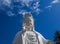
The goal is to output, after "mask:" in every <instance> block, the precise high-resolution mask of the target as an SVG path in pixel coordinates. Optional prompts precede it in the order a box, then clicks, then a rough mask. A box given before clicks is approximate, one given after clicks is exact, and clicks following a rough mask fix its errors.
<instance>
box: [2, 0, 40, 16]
mask: <svg viewBox="0 0 60 44" xmlns="http://www.w3.org/2000/svg"><path fill="white" fill-rule="evenodd" d="M13 2H15V3H16V2H18V3H19V4H20V5H19V4H18V5H14V4H13ZM13 2H12V0H3V5H4V7H3V8H5V6H8V7H7V8H9V10H7V14H8V16H14V15H15V14H14V13H12V11H13V9H15V8H17V9H18V11H17V13H18V14H23V13H25V12H31V13H36V14H39V13H40V11H41V9H40V0H13ZM11 3H12V5H11ZM14 7H15V8H14ZM25 7H26V8H25Z"/></svg>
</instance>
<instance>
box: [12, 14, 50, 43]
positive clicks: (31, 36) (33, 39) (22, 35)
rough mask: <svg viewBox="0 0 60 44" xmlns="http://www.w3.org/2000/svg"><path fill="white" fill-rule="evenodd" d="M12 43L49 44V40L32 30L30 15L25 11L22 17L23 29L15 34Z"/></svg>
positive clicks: (32, 22)
mask: <svg viewBox="0 0 60 44" xmlns="http://www.w3.org/2000/svg"><path fill="white" fill-rule="evenodd" d="M13 44H51V42H50V41H49V40H47V39H45V38H44V37H43V36H42V35H41V34H40V33H39V32H37V31H35V30H34V20H33V17H32V15H31V14H30V13H25V15H24V17H23V29H22V31H20V32H18V33H17V34H16V36H15V38H14V40H13Z"/></svg>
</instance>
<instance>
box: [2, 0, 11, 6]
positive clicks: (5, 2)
mask: <svg viewBox="0 0 60 44" xmlns="http://www.w3.org/2000/svg"><path fill="white" fill-rule="evenodd" d="M3 4H4V5H6V6H9V5H10V4H11V0H3Z"/></svg>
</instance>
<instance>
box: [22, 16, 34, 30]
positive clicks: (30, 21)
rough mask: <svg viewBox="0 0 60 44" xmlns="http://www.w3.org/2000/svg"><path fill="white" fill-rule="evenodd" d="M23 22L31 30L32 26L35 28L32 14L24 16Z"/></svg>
mask: <svg viewBox="0 0 60 44" xmlns="http://www.w3.org/2000/svg"><path fill="white" fill-rule="evenodd" d="M23 24H24V26H25V28H26V29H28V30H30V29H31V28H33V25H34V24H33V18H32V17H30V16H26V17H25V18H24V21H23Z"/></svg>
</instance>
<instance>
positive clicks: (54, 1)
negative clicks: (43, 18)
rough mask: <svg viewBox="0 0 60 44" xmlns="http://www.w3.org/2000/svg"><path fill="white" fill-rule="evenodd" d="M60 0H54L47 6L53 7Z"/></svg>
mask: <svg viewBox="0 0 60 44" xmlns="http://www.w3.org/2000/svg"><path fill="white" fill-rule="evenodd" d="M59 2H60V1H59V0H53V1H52V2H51V3H50V5H48V6H46V7H45V8H51V7H52V6H53V5H54V4H57V3H59Z"/></svg>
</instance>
